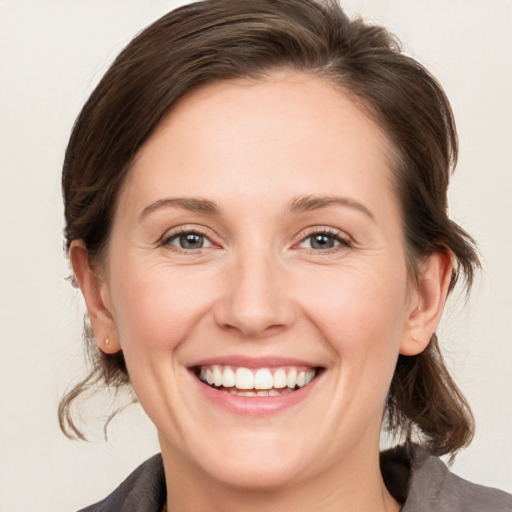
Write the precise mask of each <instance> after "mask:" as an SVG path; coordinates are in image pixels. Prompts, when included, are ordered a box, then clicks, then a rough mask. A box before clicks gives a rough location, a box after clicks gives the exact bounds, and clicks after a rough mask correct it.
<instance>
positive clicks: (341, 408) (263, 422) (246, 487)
mask: <svg viewBox="0 0 512 512" xmlns="http://www.w3.org/2000/svg"><path fill="white" fill-rule="evenodd" d="M389 149H390V148H389V144H388V142H387V140H386V137H385V134H383V132H382V131H381V129H380V128H379V126H378V125H377V124H375V123H374V122H373V121H372V120H371V119H370V118H369V117H368V116H367V115H366V114H365V113H364V112H363V111H362V110H361V109H360V108H358V106H356V105H355V104H354V103H353V102H352V101H351V100H350V99H349V98H348V97H347V96H346V95H345V94H344V93H343V92H342V91H340V90H339V89H337V88H335V87H334V86H333V85H331V84H329V83H326V82H325V81H323V80H321V79H320V78H314V77H311V76H306V75H302V74H300V73H293V72H283V73H279V74H276V75H273V76H272V77H269V78H268V79H265V80H261V81H257V82H254V81H253V82H247V81H241V80H238V81H222V82H219V83H214V84H209V85H206V86H203V87H200V88H198V89H195V90H194V91H193V92H190V93H189V94H188V95H186V96H185V97H184V98H182V99H181V100H180V101H179V102H178V104H177V105H176V106H175V107H174V109H173V111H172V112H171V113H170V114H169V115H168V116H167V118H166V119H165V120H164V121H163V123H162V124H161V125H160V126H159V127H158V129H157V130H156V132H155V133H154V134H153V135H152V137H151V138H150V139H149V141H148V142H147V143H146V144H145V145H144V146H143V147H142V149H141V150H140V152H139V154H138V156H137V158H136V161H135V163H134V165H133V168H132V169H131V170H130V173H129V175H128V177H127V180H126V181H125V183H124V185H123V188H122V190H121V193H120V197H119V203H118V207H117V211H116V215H115V219H114V224H113V230H112V234H111V238H110V242H109V247H108V253H107V258H106V261H105V262H103V265H102V267H101V268H99V269H97V268H96V269H95V270H94V271H93V270H92V269H91V268H90V264H89V261H88V257H87V252H86V250H85V248H84V246H83V244H82V243H81V241H76V242H74V243H73V244H72V247H71V250H70V256H71V261H72V264H73V268H74V270H75V274H76V276H77V279H78V281H79V283H80V286H81V288H82V291H83V293H84V296H85V299H86V303H87V307H88V310H89V314H90V317H91V322H92V327H93V330H94V333H95V336H96V339H97V340H98V345H99V348H100V350H103V351H105V352H108V353H114V352H116V351H118V350H120V349H122V350H123V352H124V356H125V359H126V362H127V366H128V370H129V373H130V378H131V381H132V384H133V387H134V390H135V392H136V394H137V396H138V398H139V400H140V403H141V404H142V406H143V407H144V409H145V410H146V412H147V414H148V415H149V416H150V418H151V419H152V421H153V422H154V423H155V425H156V427H157V429H158V433H159V439H160V444H161V449H162V454H163V458H164V466H165V471H166V474H167V475H169V478H168V479H167V485H168V496H169V503H168V509H169V511H185V510H194V511H197V512H200V511H206V510H211V504H212V502H214V503H216V504H222V505H219V506H216V510H222V511H226V512H231V511H252V510H262V509H263V510H267V511H288V510H293V511H311V510H315V511H318V510H322V511H331V510H337V511H339V510H352V511H383V510H388V511H390V510H395V511H396V510H399V508H400V506H399V504H398V503H397V502H395V501H394V500H393V498H392V497H391V496H390V495H389V494H388V492H387V490H386V489H385V487H384V484H383V482H382V478H381V474H380V471H379V463H378V455H379V435H380V428H381V422H382V415H383V410H384V404H385V399H386V394H387V390H388V388H389V384H390V381H391V378H392V375H393V371H394V366H395V363H396V359H397V357H398V355H399V353H402V354H405V355H413V354H417V353H419V352H421V351H422V350H423V349H424V348H425V347H426V346H427V344H428V341H429V340H430V337H431V335H432V333H433V332H434V331H435V329H436V326H437V324H438V322H439V320H440V316H441V313H442V309H443V305H444V299H445V297H446V292H447V286H448V282H449V278H450V272H451V261H450V257H449V255H441V254H435V255H433V256H431V257H430V258H429V259H428V260H427V261H426V262H424V263H423V264H422V266H421V267H420V268H418V282H417V283H416V282H413V281H412V280H411V279H410V276H409V275H408V271H407V265H406V249H405V241H404V238H403V233H402V228H401V221H400V209H399V203H398V200H397V197H396V195H395V192H394V190H393V188H392V185H391V172H392V171H391V165H390V158H389V156H388V155H389V154H390V153H391V152H390V151H389ZM312 196H314V197H329V198H332V197H333V196H336V197H338V198H339V197H342V198H344V204H340V203H329V204H327V205H324V206H322V207H318V208H311V204H310V205H309V206H310V208H308V209H305V210H303V211H302V210H300V211H299V210H298V209H297V208H295V209H293V208H292V209H291V208H290V205H291V204H292V203H293V201H295V204H297V199H298V198H302V199H303V198H305V197H306V198H310V197H312ZM166 198H188V199H190V198H200V199H206V200H208V201H210V202H212V203H214V204H215V205H216V206H217V208H218V210H219V211H218V213H216V214H213V213H211V212H209V211H190V210H189V209H187V208H183V207H180V206H176V205H174V206H169V205H167V206H162V204H160V203H158V201H160V200H162V199H166ZM347 199H348V202H347V201H346V200H347ZM304 203H305V202H304V201H303V202H302V203H301V204H304ZM356 204H357V205H358V206H354V205H356ZM151 205H152V206H151ZM148 207H149V208H148ZM143 212H145V213H143ZM180 229H181V230H182V231H197V232H199V233H200V234H201V236H203V235H204V236H205V238H204V239H201V240H204V245H203V247H202V248H200V249H195V248H194V249H184V248H181V247H180V239H179V237H177V235H176V233H177V230H178V231H179V230H180ZM325 232H327V234H328V238H327V239H326V240H328V242H329V243H330V244H331V245H332V247H331V248H329V249H322V248H318V246H314V245H312V240H313V241H314V239H312V238H311V237H312V235H313V234H315V233H325ZM173 236H174V238H173ZM337 238H339V240H338V239H337ZM106 338H109V340H110V343H109V344H108V345H106V344H105V343H104V340H105V339H106ZM226 355H235V356H239V355H248V356H251V357H275V356H280V357H294V358H299V359H301V360H304V361H308V362H311V363H312V364H314V365H315V366H321V367H323V368H324V371H323V373H322V374H321V376H320V377H319V378H318V380H316V382H315V381H313V383H315V386H314V388H311V389H312V391H311V392H310V393H309V394H308V395H307V397H306V398H304V399H303V400H302V401H300V402H299V403H298V404H296V405H294V406H291V407H288V408H286V409H284V410H282V411H279V412H278V413H275V414H269V415H263V416H256V417H255V416H248V415H240V414H234V413H231V412H228V411H226V410H225V409H223V408H221V407H218V406H217V405H216V404H213V403H212V402H211V401H210V400H208V399H207V398H205V396H204V395H203V394H202V393H200V392H199V391H198V386H196V383H195V382H194V379H195V377H194V376H193V375H192V374H191V372H190V371H189V367H190V365H191V364H192V363H194V362H197V361H198V360H201V359H204V358H210V357H216V358H218V357H220V358H222V357H223V356H226ZM220 506H222V509H221V508H219V507H220ZM262 507H264V508H262Z"/></svg>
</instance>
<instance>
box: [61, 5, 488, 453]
mask: <svg viewBox="0 0 512 512" xmlns="http://www.w3.org/2000/svg"><path fill="white" fill-rule="evenodd" d="M283 69H294V70H298V71H301V72H304V73H307V74H310V75H314V76H318V77H321V78H323V79H325V80H327V81H328V82H330V83H332V84H333V85H335V86H337V87H339V88H340V89H341V90H343V91H345V92H346V93H347V94H349V95H350V96H351V97H352V98H353V99H354V100H355V101H357V102H358V104H360V105H361V106H362V107H363V108H364V109H365V110H366V112H367V113H369V115H371V116H372V117H373V118H374V120H376V121H377V122H378V123H379V125H380V126H381V128H382V130H383V132H384V133H385V134H386V135H387V137H388V139H389V141H390V142H391V145H392V148H393V153H394V162H393V165H394V168H393V171H394V183H395V186H396V190H397V195H398V198H399V201H400V206H401V215H402V219H403V229H404V233H405V239H406V244H407V254H408V262H409V267H410V270H411V274H412V275H414V271H415V269H416V268H418V265H419V263H420V262H421V261H422V260H423V259H424V258H425V257H427V256H429V255H430V254H433V253H435V252H450V253H451V254H452V255H453V260H454V273H453V279H452V288H453V285H454V284H455V282H456V280H457V278H458V277H459V276H462V277H463V278H464V279H465V283H466V286H467V289H468V290H469V288H470V286H471V283H472V280H473V274H474V271H475V269H476V268H477V267H478V266H479V262H478V257H477V254H476V251H475V247H474V243H473V240H472V239H471V238H470V237H469V236H468V235H467V234H466V233H465V232H464V231H463V230H462V229H461V228H460V227H459V226H457V225H456V224H455V223H454V222H452V221H451V220H450V219H449V218H448V215H447V187H448V182H449V178H450V173H451V170H452V169H453V167H454V166H455V163H456V159H457V135H456V130H455V123H454V119H453V115H452V111H451V108H450V104H449V102H448V100H447V98H446V96H445V94H444V92H443V90H442V88H441V87H440V85H439V84H438V82H437V81H436V79H435V78H433V77H432V75H431V74H430V73H429V72H428V71H427V70H426V69H425V68H424V67H422V66H421V65H420V64H419V63H418V62H416V61H415V60H414V59H412V58H410V57H408V56H406V55H404V54H403V53H402V51H401V48H400V44H399V42H398V41H397V40H396V38H395V37H393V36H392V35H391V34H390V33H389V32H388V31H386V30H385V29H384V28H382V27H380V26H375V25H370V24H366V23H365V22H364V21H363V20H361V19H353V20H351V19H349V18H348V17H347V16H346V15H345V13H344V12H343V11H342V9H341V8H340V6H339V5H338V3H337V2H336V1H335V0H326V1H322V2H320V1H314V0H207V1H204V2H197V3H193V4H189V5H185V6H183V7H180V8H178V9H176V10H174V11H171V12H170V13H168V14H166V15H165V16H163V17H162V18H160V19H159V20H157V21H156V22H155V23H153V24H152V25H150V26H149V27H148V28H146V29H145V30H144V31H142V32H141V33H140V34H139V35H138V36H136V37H135V38H134V39H133V40H132V41H131V43H130V44H129V45H128V46H127V47H126V48H125V49H124V50H123V51H122V52H121V54H120V55H119V56H118V57H117V58H116V60H115V61H114V63H113V64H112V66H111V67H110V69H109V70H108V71H107V73H106V74H105V75H104V77H103V78H102V80H101V81H100V83H99V84H98V86H97V87H96V89H95V90H94V91H93V93H92V94H91V96H90V98H89V99H88V101H87V102H86V104H85V106H84V107H83V110H82V111H81V113H80V115H79V116H78V119H77V120H76V123H75V125H74V128H73V131H72V134H71V137H70V141H69V145H68V148H67V151H66V155H65V161H64V167H63V175H62V187H63V195H64V203H65V219H66V228H65V236H66V245H67V248H69V246H70V244H71V242H72V241H73V240H78V239H80V240H83V243H84V244H85V247H86V249H87V251H88V254H89V258H90V261H91V264H92V265H93V266H98V267H100V266H101V264H102V261H103V258H104V257H105V248H106V246H107V242H108V238H109V234H110V230H111V226H112V220H113V217H114V211H115V208H116V202H117V198H118V195H119V190H120V188H121V186H122V184H123V181H124V179H125V177H126V175H127V173H128V171H129V169H130V165H131V163H132V161H133V159H134V157H135V155H136V154H137V152H138V151H139V149H140V148H141V146H142V145H143V144H144V142H146V141H147V140H148V138H149V137H150V136H151V134H152V133H153V131H154V130H155V128H156V127H157V126H158V125H159V123H160V122H161V121H162V120H163V118H164V117H165V115H166V114H167V113H168V112H169V110H170V109H171V107H172V106H173V105H174V104H175V103H176V101H177V100H179V98H180V97H181V96H183V95H184V94H185V93H186V92H187V91H189V90H190V89H191V88H193V87H195V86H197V85H199V84H204V83H206V82H208V81H216V80H225V79H233V78H251V79H264V78H266V77H269V76H272V74H273V73H275V72H277V71H279V70H283ZM84 338H85V342H86V346H87V350H88V352H89V355H90V357H91V361H92V370H91V373H90V375H89V376H88V377H87V379H85V380H84V381H83V382H81V383H80V384H78V385H77V386H76V387H75V388H74V389H72V390H71V391H70V392H69V393H68V394H67V395H66V396H65V397H64V398H63V399H62V401H61V404H60V407H59V419H60V424H61V428H62V430H63V431H64V432H65V433H66V434H67V435H69V436H70V437H80V438H83V434H82V432H81V431H80V429H79V428H78V427H77V426H76V424H75V423H74V421H73V415H72V412H71V411H72V404H73V403H74V401H75V400H76V398H77V397H78V396H80V395H81V394H82V393H84V392H85V391H88V390H90V389H91V387H94V386H96V385H100V386H101V385H107V386H109V387H112V388H115V389H120V388H123V387H127V388H129V387H130V383H129V377H128V373H127V370H126V366H125V364H124V359H123V356H122V353H121V352H119V353H117V354H115V355H106V354H104V353H102V352H101V351H99V350H98V349H97V347H96V343H95V340H94V338H93V336H92V333H91V332H90V331H88V330H86V332H85V335H84ZM387 418H388V425H389V428H390V429H391V430H392V431H393V432H395V433H397V432H401V433H405V435H406V436H411V435H412V434H413V433H417V434H419V436H420V439H421V440H422V443H423V445H424V446H425V447H426V448H427V449H428V450H430V451H431V452H432V453H435V454H445V453H452V454H453V453H455V452H456V451H457V450H459V449H460V448H462V447H464V446H466V445H467V444H469V442H470V441H471V438H472V436H473V428H474V427H473V418H472V414H471V411H470V408H469V406H468V404H467V402H466V400H465V399H464V397H463V396H462V394H461V393H460V391H459V389H458V388H457V386H456V385H455V383H454V381H453V380H452V378H451V377H450V375H449V373H448V370H447V369H446V366H445V364H444V362H443V359H442V357H441V353H440V350H439V346H438V342H437V338H436V336H435V335H434V336H433V337H432V339H431V341H430V344H429V346H428V348H427V349H426V350H425V351H424V352H423V353H421V354H420V355H418V356H410V357H406V356H400V357H399V360H398V363H397V367H396V370H395V374H394V376H393V380H392V383H391V388H390V391H389V398H388V404H387Z"/></svg>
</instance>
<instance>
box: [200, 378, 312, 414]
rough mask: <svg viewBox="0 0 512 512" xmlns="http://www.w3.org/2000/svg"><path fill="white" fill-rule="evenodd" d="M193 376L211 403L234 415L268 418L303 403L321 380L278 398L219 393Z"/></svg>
mask: <svg viewBox="0 0 512 512" xmlns="http://www.w3.org/2000/svg"><path fill="white" fill-rule="evenodd" d="M192 376H193V378H194V380H195V381H196V383H197V385H198V386H199V389H200V392H201V393H203V396H205V397H206V398H207V399H208V400H209V401H211V402H213V403H214V404H215V405H218V406H220V407H223V408H224V409H227V410H228V411H230V412H232V413H235V414H241V415H246V416H268V415H270V414H277V413H279V412H281V411H283V410H284V409H287V408H288V407H291V406H293V405H295V404H297V403H299V402H301V401H302V400H304V399H305V398H306V397H307V396H308V395H309V394H310V393H311V391H313V389H314V388H315V387H316V385H317V381H318V379H319V378H320V376H319V375H317V376H316V377H315V378H314V379H313V380H312V381H311V382H310V383H309V384H307V385H306V386H304V387H302V388H300V389H297V390H296V391H292V392H291V393H283V394H281V395H278V396H238V395H233V394H231V393H229V392H227V391H219V390H217V389H215V388H212V387H210V386H208V385H207V384H205V383H204V382H202V381H201V380H199V379H198V378H197V377H196V376H195V375H194V374H192Z"/></svg>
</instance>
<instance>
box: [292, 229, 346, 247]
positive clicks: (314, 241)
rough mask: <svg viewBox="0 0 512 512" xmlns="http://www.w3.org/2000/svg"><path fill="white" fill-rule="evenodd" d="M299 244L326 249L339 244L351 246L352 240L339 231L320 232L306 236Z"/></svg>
mask: <svg viewBox="0 0 512 512" xmlns="http://www.w3.org/2000/svg"><path fill="white" fill-rule="evenodd" d="M299 246H300V247H303V248H305V249H313V250H316V251H326V250H329V249H334V248H336V247H338V246H344V247H350V242H349V241H348V240H346V239H345V238H343V237H342V236H341V235H339V234H338V233H330V232H318V233H312V234H310V235H309V236H307V237H306V238H304V239H303V240H302V242H301V243H300V244H299Z"/></svg>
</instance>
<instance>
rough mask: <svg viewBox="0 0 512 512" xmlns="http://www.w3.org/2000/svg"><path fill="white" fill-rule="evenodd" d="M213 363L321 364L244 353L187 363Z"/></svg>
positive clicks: (264, 365) (256, 365)
mask: <svg viewBox="0 0 512 512" xmlns="http://www.w3.org/2000/svg"><path fill="white" fill-rule="evenodd" d="M214 364H217V365H226V366H235V367H243V368H279V367H281V366H301V367H310V368H317V367H320V366H321V365H319V364H316V363H313V362H311V361H306V360H304V359H297V358H292V357H282V356H265V357H250V356H246V355H226V356H218V357H209V358H205V359H201V360H198V361H195V362H193V363H192V364H190V365H189V367H190V368H196V367H198V366H211V365H214Z"/></svg>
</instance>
